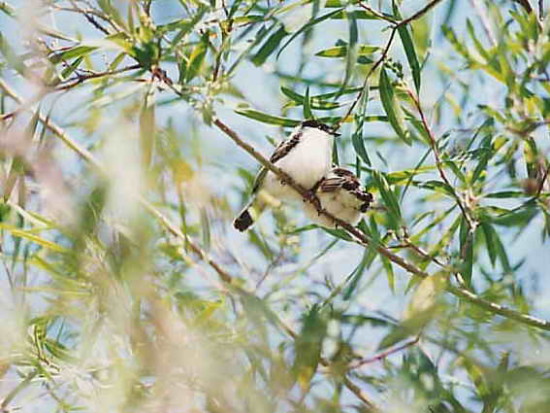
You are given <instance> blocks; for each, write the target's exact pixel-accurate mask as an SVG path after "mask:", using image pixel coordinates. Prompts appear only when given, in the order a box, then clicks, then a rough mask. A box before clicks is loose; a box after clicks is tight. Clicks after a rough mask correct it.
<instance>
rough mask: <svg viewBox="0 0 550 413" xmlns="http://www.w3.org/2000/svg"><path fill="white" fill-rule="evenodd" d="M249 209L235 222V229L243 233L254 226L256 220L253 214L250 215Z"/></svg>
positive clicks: (243, 211)
mask: <svg viewBox="0 0 550 413" xmlns="http://www.w3.org/2000/svg"><path fill="white" fill-rule="evenodd" d="M248 209H249V208H246V209H243V210H242V212H241V213H240V214H239V216H237V218H235V220H234V221H233V226H234V227H235V229H237V230H239V231H241V232H243V231H246V230H247V229H248V228H250V227H251V226H252V225H253V224H254V218H252V214H250V211H249V210H248Z"/></svg>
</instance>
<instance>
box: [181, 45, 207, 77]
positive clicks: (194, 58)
mask: <svg viewBox="0 0 550 413" xmlns="http://www.w3.org/2000/svg"><path fill="white" fill-rule="evenodd" d="M207 50H208V38H207V37H205V36H203V38H202V40H201V41H200V43H199V44H197V45H196V46H195V48H194V49H193V51H192V52H191V56H189V62H188V63H187V69H186V71H185V79H186V81H187V82H189V81H190V80H192V79H193V78H195V77H196V76H197V75H198V74H199V73H200V71H201V68H202V63H203V62H204V58H205V57H206V51H207Z"/></svg>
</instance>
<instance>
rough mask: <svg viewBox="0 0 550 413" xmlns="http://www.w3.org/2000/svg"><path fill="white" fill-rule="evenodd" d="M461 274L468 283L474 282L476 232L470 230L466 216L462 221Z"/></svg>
mask: <svg viewBox="0 0 550 413" xmlns="http://www.w3.org/2000/svg"><path fill="white" fill-rule="evenodd" d="M459 238H460V255H461V257H460V274H461V275H462V277H463V278H464V281H465V282H466V285H468V286H470V285H471V282H472V268H473V263H474V243H475V233H471V232H470V228H469V226H468V222H467V221H466V219H465V218H464V217H462V219H461V221H460V236H459Z"/></svg>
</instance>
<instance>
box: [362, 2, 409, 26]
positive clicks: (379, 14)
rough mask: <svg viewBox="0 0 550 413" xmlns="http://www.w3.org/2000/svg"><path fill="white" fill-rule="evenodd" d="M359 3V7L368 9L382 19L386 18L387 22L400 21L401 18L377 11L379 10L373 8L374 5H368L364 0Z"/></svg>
mask: <svg viewBox="0 0 550 413" xmlns="http://www.w3.org/2000/svg"><path fill="white" fill-rule="evenodd" d="M358 4H359V7H361V8H363V9H365V10H366V11H368V12H369V13H371V14H372V15H373V16H376V17H378V18H379V19H381V20H386V21H387V22H389V23H392V24H397V23H398V22H399V20H396V19H394V18H393V17H391V16H388V15H386V14H383V13H380V12H379V11H377V10H375V9H373V8H372V7H370V6H368V5H366V4H365V3H363V2H362V1H359V3H358Z"/></svg>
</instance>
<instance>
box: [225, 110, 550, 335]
mask: <svg viewBox="0 0 550 413" xmlns="http://www.w3.org/2000/svg"><path fill="white" fill-rule="evenodd" d="M214 125H216V126H217V127H218V128H219V129H220V130H221V131H222V132H224V133H225V134H226V135H227V136H228V137H229V138H231V139H232V140H233V141H234V142H235V143H236V144H237V145H238V146H240V147H241V148H243V149H244V150H245V151H247V152H248V153H249V154H250V155H252V156H253V157H254V158H255V159H256V160H258V162H260V163H261V164H262V165H263V166H265V167H266V168H267V169H269V170H270V171H271V172H273V173H274V174H276V175H277V176H278V177H279V178H281V179H282V180H283V181H285V182H286V183H287V184H288V185H289V186H290V187H291V188H293V189H294V190H296V191H297V192H298V193H299V194H300V195H302V196H304V199H305V198H306V196H308V194H307V191H306V194H304V188H302V187H301V186H299V185H297V184H296V183H295V182H294V181H293V180H292V178H291V177H290V176H288V174H286V173H285V172H284V171H282V170H281V169H280V168H278V167H277V166H275V165H273V164H272V163H271V162H269V161H268V160H267V159H266V158H265V157H263V156H262V155H261V154H260V153H259V152H257V151H256V150H255V149H254V148H253V147H252V146H251V145H250V144H248V143H247V142H245V141H243V140H242V139H241V138H240V137H239V136H238V135H237V133H236V132H235V131H233V130H232V129H231V128H229V126H227V125H226V124H225V123H223V122H222V121H221V120H220V119H215V120H214ZM314 206H315V204H314ZM317 212H318V213H319V215H323V216H325V217H327V218H328V219H330V220H331V221H332V222H334V224H335V225H336V226H338V227H339V228H342V229H344V230H345V231H346V232H348V234H350V235H352V236H353V238H354V242H356V243H358V244H360V245H363V246H364V247H368V246H369V244H370V243H371V240H369V239H368V237H367V236H366V235H365V234H363V233H362V232H361V231H359V230H358V229H357V228H355V227H353V226H352V225H350V224H348V223H347V222H344V221H342V220H340V219H338V218H336V217H334V216H333V215H331V214H329V213H328V212H326V211H325V210H323V209H318V210H317ZM373 246H374V248H375V249H376V251H377V252H378V253H379V254H381V255H383V256H384V257H386V258H388V259H389V260H390V261H391V262H393V263H394V264H397V265H398V266H399V267H401V268H403V269H404V270H406V271H407V272H409V273H410V274H412V275H414V276H417V277H421V278H427V277H430V274H428V273H427V272H425V271H423V270H421V269H420V268H419V267H417V266H416V265H415V264H413V263H411V262H409V261H407V260H405V259H404V258H402V257H400V256H399V255H396V254H394V253H393V252H391V251H390V250H389V249H388V248H386V247H385V246H383V245H380V244H374V245H373ZM446 290H447V291H448V292H450V293H451V294H453V295H455V296H457V297H459V298H463V299H465V300H466V301H468V302H470V303H472V304H475V305H477V306H478V307H481V308H483V309H485V310H488V311H489V312H491V313H493V314H497V315H500V316H503V317H506V318H510V319H513V320H516V321H519V322H521V323H523V324H526V325H530V326H532V327H537V328H540V329H543V330H550V321H547V320H543V319H539V318H537V317H533V316H531V315H528V314H523V313H521V312H519V311H516V310H513V309H511V308H508V307H504V306H502V305H500V304H496V303H492V302H490V301H487V300H485V299H483V298H481V297H479V296H478V295H477V294H475V293H473V292H472V291H469V290H467V289H466V288H463V287H456V286H453V285H452V284H448V285H447V287H446Z"/></svg>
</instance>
